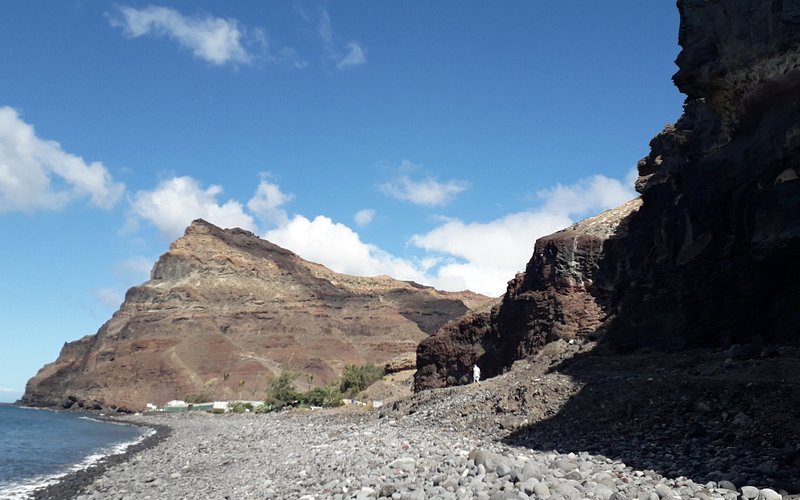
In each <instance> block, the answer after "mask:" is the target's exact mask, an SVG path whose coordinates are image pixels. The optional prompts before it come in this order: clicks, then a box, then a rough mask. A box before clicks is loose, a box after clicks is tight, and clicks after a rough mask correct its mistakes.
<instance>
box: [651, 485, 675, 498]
mask: <svg viewBox="0 0 800 500" xmlns="http://www.w3.org/2000/svg"><path fill="white" fill-rule="evenodd" d="M654 490H655V493H656V495H658V498H660V499H662V500H663V499H665V498H666V499H667V500H670V499H672V498H680V495H678V494H677V493H675V492H674V491H673V490H672V488H670V487H669V486H667V485H666V484H657V485H656V487H655V488H654Z"/></svg>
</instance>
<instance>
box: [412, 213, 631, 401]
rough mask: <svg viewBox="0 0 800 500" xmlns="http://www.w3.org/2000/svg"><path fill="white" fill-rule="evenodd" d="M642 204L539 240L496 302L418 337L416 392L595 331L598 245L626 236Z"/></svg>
mask: <svg viewBox="0 0 800 500" xmlns="http://www.w3.org/2000/svg"><path fill="white" fill-rule="evenodd" d="M640 205H641V201H640V200H639V199H636V200H632V201H630V202H628V203H626V204H625V205H622V206H620V207H617V208H615V209H612V210H607V211H605V212H603V213H601V214H599V215H597V216H595V217H592V218H590V219H586V220H584V221H581V222H578V223H577V224H574V225H572V226H570V227H569V228H567V229H564V230H562V231H559V232H557V233H554V234H551V235H549V236H545V237H543V238H540V239H539V240H537V241H536V245H535V248H534V252H533V257H532V258H531V260H530V261H529V262H528V265H527V267H526V269H525V272H524V273H520V274H518V275H517V276H516V277H515V278H514V279H513V280H512V281H510V282H509V284H508V290H507V291H506V294H505V296H504V297H503V298H502V300H501V301H500V302H499V303H496V304H494V307H492V308H491V309H486V310H482V311H476V312H474V313H471V314H469V315H467V316H465V317H464V318H460V319H457V320H454V321H451V322H450V323H448V324H446V325H445V326H443V327H442V328H441V329H440V330H439V331H438V332H437V333H436V334H435V335H433V336H431V337H428V338H427V339H425V340H423V341H422V342H421V343H420V345H419V347H418V348H417V374H416V376H415V383H414V387H415V390H417V391H419V390H423V389H430V388H435V387H444V386H448V385H455V384H462V383H467V382H469V381H470V380H471V377H472V371H471V368H472V365H473V363H477V364H478V365H479V366H480V368H481V371H482V375H483V376H484V377H491V376H494V375H497V374H499V373H500V372H501V371H503V370H505V369H507V368H508V367H510V366H511V364H512V363H513V362H514V361H515V360H517V359H521V358H524V357H526V356H529V355H531V354H533V353H535V352H537V351H538V350H539V349H540V348H541V347H542V346H543V345H545V344H546V343H548V342H551V341H553V340H557V339H567V340H569V339H574V338H578V337H582V336H589V337H594V336H596V335H597V330H598V329H599V328H600V327H601V325H602V324H603V323H604V321H605V320H606V318H607V309H608V306H609V297H610V291H609V290H608V289H606V288H604V287H602V286H598V285H597V284H596V283H595V274H596V273H597V270H598V268H599V265H600V262H601V260H602V258H603V256H604V253H603V252H604V247H605V245H606V244H607V243H608V242H609V241H610V240H612V239H616V238H620V237H621V236H622V235H624V234H625V227H626V225H625V222H626V221H627V220H628V218H629V217H630V216H631V214H632V213H634V212H635V211H636V210H637V209H638V208H639V206H640Z"/></svg>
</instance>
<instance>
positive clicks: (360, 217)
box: [353, 208, 375, 227]
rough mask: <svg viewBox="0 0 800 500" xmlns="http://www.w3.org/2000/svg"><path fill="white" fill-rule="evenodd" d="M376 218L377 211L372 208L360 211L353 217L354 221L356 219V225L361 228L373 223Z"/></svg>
mask: <svg viewBox="0 0 800 500" xmlns="http://www.w3.org/2000/svg"><path fill="white" fill-rule="evenodd" d="M374 218H375V210H373V209H371V208H365V209H363V210H359V211H358V212H356V214H355V215H354V216H353V219H355V221H356V224H358V225H359V226H361V227H364V226H366V225H367V224H369V223H370V222H372V219H374Z"/></svg>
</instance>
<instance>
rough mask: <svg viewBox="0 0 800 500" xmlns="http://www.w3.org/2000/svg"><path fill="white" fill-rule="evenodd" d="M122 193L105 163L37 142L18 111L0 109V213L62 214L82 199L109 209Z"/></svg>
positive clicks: (54, 143)
mask: <svg viewBox="0 0 800 500" xmlns="http://www.w3.org/2000/svg"><path fill="white" fill-rule="evenodd" d="M124 190H125V186H124V184H122V183H118V182H115V181H114V179H113V178H112V177H111V174H110V173H109V172H108V170H107V169H106V168H105V167H104V166H103V164H102V163H100V162H91V163H86V161H84V159H83V158H81V157H80V156H76V155H74V154H71V153H67V152H65V151H64V150H63V149H62V148H61V145H60V144H59V143H57V142H55V141H49V140H45V139H42V138H40V137H37V136H36V131H35V130H34V128H33V126H32V125H30V124H28V123H25V122H24V121H22V120H21V119H20V117H19V115H18V114H17V111H16V110H14V109H13V108H10V107H7V106H5V107H0V213H3V212H12V211H20V212H28V213H30V212H34V211H36V210H58V209H60V208H63V207H65V206H66V205H67V204H69V203H70V202H72V201H74V200H76V199H79V198H88V199H89V201H90V203H91V204H92V205H95V206H97V207H100V208H106V209H107V208H111V207H112V206H114V205H115V204H116V203H117V201H119V199H120V197H121V196H122V193H123V192H124Z"/></svg>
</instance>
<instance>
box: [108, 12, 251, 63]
mask: <svg viewBox="0 0 800 500" xmlns="http://www.w3.org/2000/svg"><path fill="white" fill-rule="evenodd" d="M118 10H119V13H120V14H121V18H119V17H110V22H111V24H112V25H113V26H115V27H119V28H122V29H123V30H124V31H125V33H126V34H127V35H128V36H130V37H133V38H138V37H141V36H145V35H151V36H156V37H162V36H165V37H169V38H172V39H173V40H175V41H176V42H178V44H180V45H181V46H183V47H185V48H187V49H189V50H190V51H191V52H192V54H193V55H194V56H195V57H197V58H199V59H203V60H205V61H208V62H210V63H211V64H215V65H218V66H220V65H223V64H226V63H239V64H250V63H251V62H252V61H253V59H254V54H253V53H252V52H251V51H249V50H248V49H247V48H246V47H245V44H249V45H260V46H261V47H264V46H266V38H265V36H264V34H263V32H262V31H261V30H253V31H252V32H246V31H245V30H244V29H243V28H240V27H239V23H238V21H237V20H236V19H223V18H219V17H213V16H211V15H208V14H206V15H197V16H193V17H189V16H184V15H183V14H181V13H180V12H178V11H176V10H174V9H170V8H167V7H160V6H156V5H150V6H148V7H145V8H143V9H136V8H133V7H126V6H120V7H119V8H118Z"/></svg>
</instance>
